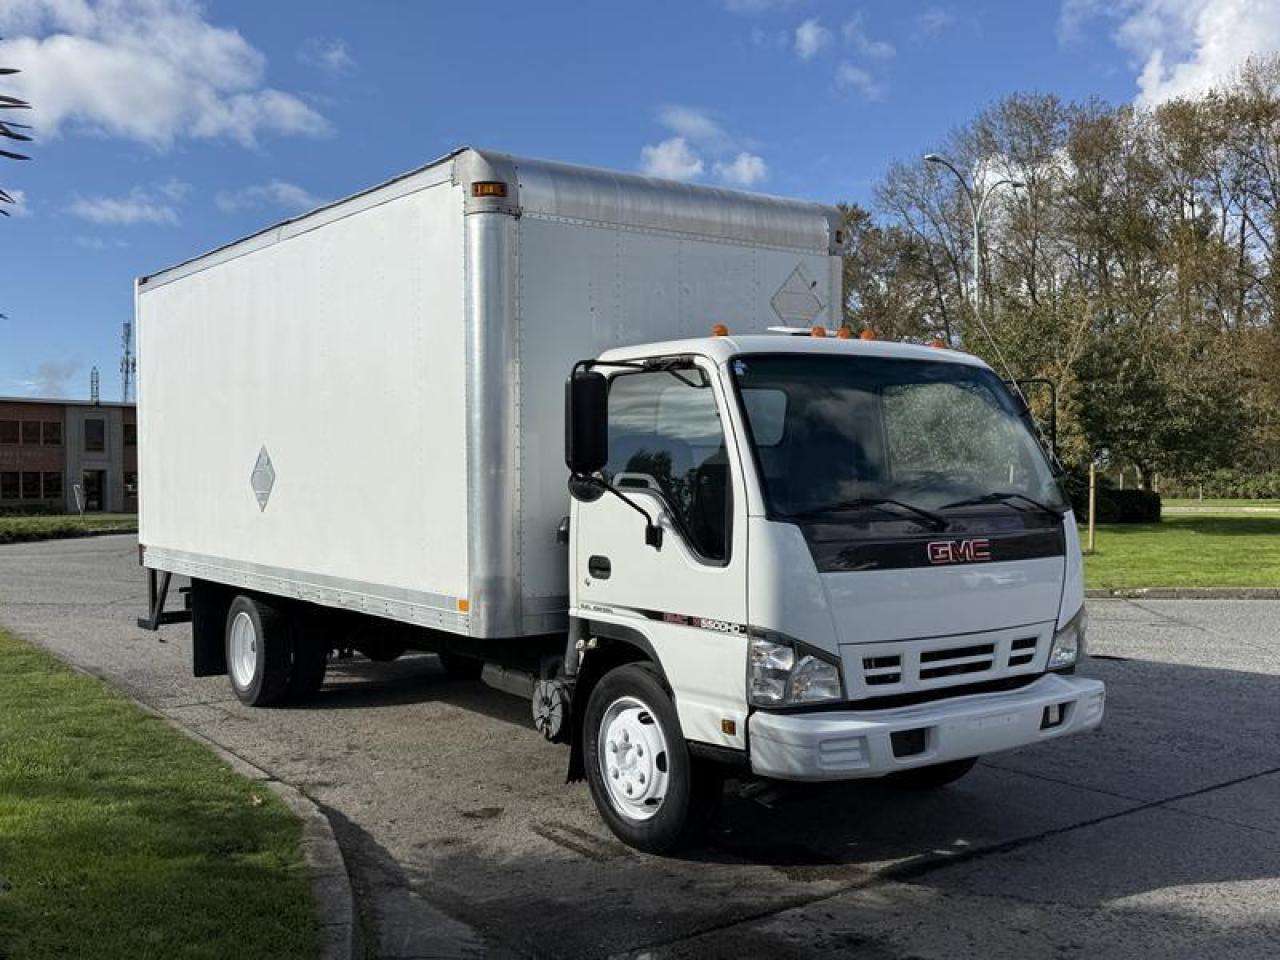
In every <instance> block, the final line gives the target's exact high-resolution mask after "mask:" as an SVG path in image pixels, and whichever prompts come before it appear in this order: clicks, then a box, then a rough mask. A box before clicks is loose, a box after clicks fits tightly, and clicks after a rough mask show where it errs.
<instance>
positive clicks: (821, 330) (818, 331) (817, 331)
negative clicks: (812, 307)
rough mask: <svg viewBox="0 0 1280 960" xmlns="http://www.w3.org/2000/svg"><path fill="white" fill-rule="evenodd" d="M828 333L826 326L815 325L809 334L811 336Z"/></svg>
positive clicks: (823, 335) (820, 335)
mask: <svg viewBox="0 0 1280 960" xmlns="http://www.w3.org/2000/svg"><path fill="white" fill-rule="evenodd" d="M826 335H827V328H826V327H814V328H813V329H812V330H810V331H809V336H811V337H825V336H826Z"/></svg>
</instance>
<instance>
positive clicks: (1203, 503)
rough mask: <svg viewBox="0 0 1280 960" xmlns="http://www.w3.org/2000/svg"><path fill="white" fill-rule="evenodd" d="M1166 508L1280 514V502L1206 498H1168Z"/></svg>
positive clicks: (1164, 501)
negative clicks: (1249, 509) (1261, 510)
mask: <svg viewBox="0 0 1280 960" xmlns="http://www.w3.org/2000/svg"><path fill="white" fill-rule="evenodd" d="M1162 502H1163V504H1164V506H1166V507H1179V508H1181V507H1195V508H1196V509H1198V510H1226V511H1230V510H1233V509H1239V508H1243V507H1248V508H1252V509H1256V508H1259V507H1261V508H1264V509H1268V510H1275V511H1277V512H1280V500H1211V499H1209V498H1208V497H1206V498H1205V499H1204V500H1197V499H1195V498H1194V497H1192V498H1178V497H1167V498H1165V499H1164V500H1163V501H1162Z"/></svg>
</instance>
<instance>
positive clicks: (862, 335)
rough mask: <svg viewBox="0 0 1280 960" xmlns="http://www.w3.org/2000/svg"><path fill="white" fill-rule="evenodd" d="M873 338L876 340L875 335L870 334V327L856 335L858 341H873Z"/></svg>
mask: <svg viewBox="0 0 1280 960" xmlns="http://www.w3.org/2000/svg"><path fill="white" fill-rule="evenodd" d="M875 338H876V335H875V334H874V333H872V332H871V328H870V327H867V328H866V329H865V330H863V331H862V332H861V333H860V334H858V339H859V340H874V339H875Z"/></svg>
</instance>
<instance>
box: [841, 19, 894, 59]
mask: <svg viewBox="0 0 1280 960" xmlns="http://www.w3.org/2000/svg"><path fill="white" fill-rule="evenodd" d="M841 33H842V34H843V35H844V41H845V43H847V44H849V45H850V46H852V47H853V49H854V51H855V52H856V53H857V54H858V55H859V56H861V57H863V58H865V59H867V60H890V59H892V58H893V57H894V56H895V55H896V54H897V52H898V51H897V50H895V49H894V46H893V44H891V43H889V42H888V41H887V40H875V39H873V38H872V37H871V36H869V35H868V34H867V30H866V27H865V26H864V25H863V22H862V14H860V13H859V14H855V15H854V16H853V17H851V18H850V19H849V20H848V21H847V22H846V23H845V25H844V29H843V30H841Z"/></svg>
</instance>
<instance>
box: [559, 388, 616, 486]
mask: <svg viewBox="0 0 1280 960" xmlns="http://www.w3.org/2000/svg"><path fill="white" fill-rule="evenodd" d="M564 462H565V466H567V467H568V468H569V472H570V473H572V474H573V475H574V476H588V475H590V474H593V473H595V472H596V471H597V470H601V469H603V468H604V465H605V464H606V463H608V462H609V379H608V377H606V376H605V375H604V374H603V373H597V372H595V371H594V370H583V371H580V372H575V373H574V374H573V375H572V376H571V377H569V379H568V380H567V381H566V382H565V385H564Z"/></svg>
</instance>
